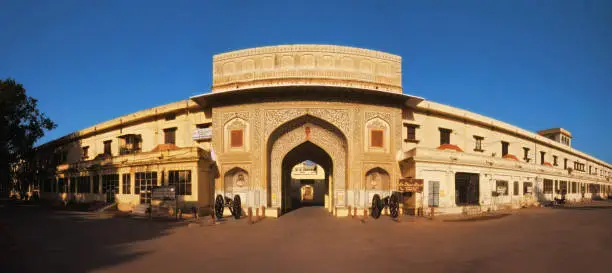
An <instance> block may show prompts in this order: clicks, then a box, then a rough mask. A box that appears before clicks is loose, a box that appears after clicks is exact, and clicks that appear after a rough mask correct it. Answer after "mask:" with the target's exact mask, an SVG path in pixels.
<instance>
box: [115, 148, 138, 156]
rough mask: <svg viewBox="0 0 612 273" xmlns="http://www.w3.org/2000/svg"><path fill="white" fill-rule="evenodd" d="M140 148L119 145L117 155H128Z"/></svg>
mask: <svg viewBox="0 0 612 273" xmlns="http://www.w3.org/2000/svg"><path fill="white" fill-rule="evenodd" d="M140 152H141V149H140V147H139V148H131V147H121V148H119V155H129V154H136V153H140Z"/></svg>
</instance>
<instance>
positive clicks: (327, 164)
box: [281, 141, 333, 213]
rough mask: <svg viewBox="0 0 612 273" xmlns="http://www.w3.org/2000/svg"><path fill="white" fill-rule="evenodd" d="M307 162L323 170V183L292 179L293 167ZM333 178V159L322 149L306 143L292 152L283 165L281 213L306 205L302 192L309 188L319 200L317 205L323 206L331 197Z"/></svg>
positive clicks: (308, 142) (288, 154)
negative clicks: (330, 184)
mask: <svg viewBox="0 0 612 273" xmlns="http://www.w3.org/2000/svg"><path fill="white" fill-rule="evenodd" d="M306 160H309V161H311V162H314V163H316V164H317V166H321V167H322V168H323V173H324V179H323V180H322V181H302V180H295V179H293V178H292V177H291V172H292V170H293V167H294V166H295V165H297V164H299V163H302V162H304V161H306ZM331 176H333V164H332V159H331V157H330V156H329V154H327V152H325V150H323V149H322V148H321V147H319V146H317V145H315V144H314V143H312V142H310V141H306V142H304V143H302V144H300V145H298V146H296V147H295V148H293V150H291V151H290V152H289V153H287V155H286V156H285V158H283V163H282V178H281V199H282V204H281V211H282V212H283V213H286V212H289V211H291V210H294V209H297V208H300V207H302V206H303V205H304V202H303V200H302V198H301V197H302V192H301V190H302V189H303V188H304V187H308V188H309V190H311V191H312V193H311V194H312V195H313V196H312V198H313V199H314V200H317V201H318V202H316V204H317V205H321V206H323V205H324V204H325V200H327V199H328V198H329V196H330V192H329V177H331Z"/></svg>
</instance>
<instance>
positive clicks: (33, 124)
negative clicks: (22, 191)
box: [0, 78, 56, 190]
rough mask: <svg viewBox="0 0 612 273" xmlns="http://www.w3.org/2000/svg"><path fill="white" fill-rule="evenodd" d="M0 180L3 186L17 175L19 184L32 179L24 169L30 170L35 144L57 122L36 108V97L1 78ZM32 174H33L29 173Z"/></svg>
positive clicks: (11, 81)
mask: <svg viewBox="0 0 612 273" xmlns="http://www.w3.org/2000/svg"><path fill="white" fill-rule="evenodd" d="M0 116H1V118H0V183H2V184H4V189H5V190H6V189H7V188H8V185H9V181H13V179H18V180H19V182H20V183H22V184H21V186H22V187H26V188H27V185H28V184H29V183H31V182H32V181H31V179H26V177H28V175H27V174H24V172H26V173H29V172H31V168H20V167H19V166H32V165H33V161H34V158H35V154H36V153H35V151H34V144H35V143H36V141H37V140H38V139H40V138H41V137H42V136H44V134H45V130H52V129H54V128H55V127H56V124H55V123H54V122H53V121H52V120H51V119H49V118H48V117H47V116H46V115H45V114H44V113H41V112H40V111H39V110H38V106H37V100H36V99H34V98H32V97H30V96H28V95H27V94H26V90H25V89H24V88H23V86H22V85H21V84H19V83H17V82H15V80H13V79H10V78H9V79H6V80H2V79H0ZM30 177H33V176H30Z"/></svg>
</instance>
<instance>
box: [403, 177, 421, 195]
mask: <svg viewBox="0 0 612 273" xmlns="http://www.w3.org/2000/svg"><path fill="white" fill-rule="evenodd" d="M397 190H398V191H401V192H423V179H415V178H400V180H399V182H398V183H397Z"/></svg>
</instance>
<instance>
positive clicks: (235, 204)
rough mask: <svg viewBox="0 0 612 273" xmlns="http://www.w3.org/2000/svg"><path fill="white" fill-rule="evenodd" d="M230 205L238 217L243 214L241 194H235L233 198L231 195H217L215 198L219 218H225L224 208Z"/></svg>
mask: <svg viewBox="0 0 612 273" xmlns="http://www.w3.org/2000/svg"><path fill="white" fill-rule="evenodd" d="M225 207H228V208H229V210H230V212H231V213H232V216H234V218H236V219H240V216H242V201H240V195H234V199H233V200H232V199H231V198H229V197H223V196H222V195H220V194H219V195H217V197H216V198H215V216H216V217H217V219H221V218H223V209H224V208H225Z"/></svg>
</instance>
